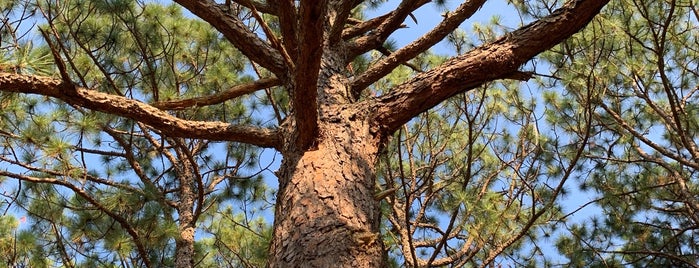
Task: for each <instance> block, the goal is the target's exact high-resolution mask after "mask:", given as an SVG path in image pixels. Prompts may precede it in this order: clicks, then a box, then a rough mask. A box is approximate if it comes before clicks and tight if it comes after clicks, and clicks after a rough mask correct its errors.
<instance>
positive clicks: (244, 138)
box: [0, 73, 281, 148]
mask: <svg viewBox="0 0 699 268" xmlns="http://www.w3.org/2000/svg"><path fill="white" fill-rule="evenodd" d="M0 91H6V92H16V93H28V94H39V95H43V96H48V97H54V98H57V99H60V100H62V101H64V102H66V103H69V104H72V105H77V106H80V107H84V108H87V109H91V110H94V111H99V112H104V113H108V114H113V115H118V116H123V117H127V118H130V119H133V120H136V121H139V122H143V123H145V124H148V125H150V126H151V127H153V128H155V129H157V130H159V131H161V132H162V133H163V134H166V135H169V136H173V137H186V138H198V139H209V140H218V141H235V142H243V143H248V144H252V145H256V146H260V147H272V148H281V140H280V138H279V134H278V132H277V131H276V130H273V129H265V128H259V127H253V126H236V125H231V124H228V123H223V122H203V121H190V120H184V119H181V118H177V117H175V116H172V115H170V114H168V113H166V112H164V111H162V110H160V109H158V108H155V107H153V106H150V105H148V104H146V103H143V102H140V101H137V100H133V99H129V98H125V97H122V96H116V95H110V94H106V93H102V92H98V91H92V90H88V89H85V88H80V87H76V86H75V85H72V84H70V83H66V82H64V81H61V80H59V79H54V78H50V77H42V76H28V75H18V74H9V73H0Z"/></svg>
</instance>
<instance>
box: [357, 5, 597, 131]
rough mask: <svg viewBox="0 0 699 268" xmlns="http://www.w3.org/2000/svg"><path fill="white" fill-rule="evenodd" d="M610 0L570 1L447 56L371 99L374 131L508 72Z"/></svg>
mask: <svg viewBox="0 0 699 268" xmlns="http://www.w3.org/2000/svg"><path fill="white" fill-rule="evenodd" d="M607 2H609V0H571V1H569V2H568V3H566V4H565V5H564V6H563V7H562V8H560V9H558V10H556V11H554V12H553V13H552V14H551V15H549V16H547V17H544V18H542V19H540V20H537V21H536V22H533V23H531V24H529V25H526V26H524V27H522V28H520V29H518V30H516V31H514V32H511V33H509V34H506V35H505V36H504V37H502V38H500V39H498V40H496V41H494V42H492V43H489V44H486V45H483V46H481V47H478V48H475V49H473V50H471V51H470V52H468V53H466V54H464V55H460V56H457V57H454V58H452V59H451V60H448V61H447V62H445V63H444V64H442V65H440V66H438V67H437V68H434V69H432V70H430V71H427V72H424V73H421V74H419V75H417V76H415V77H414V78H413V79H411V80H409V81H407V82H405V83H404V84H401V85H399V86H397V87H396V88H394V89H393V90H392V91H391V92H390V93H388V94H386V95H383V96H380V97H378V98H376V99H374V100H371V103H370V105H372V106H373V107H372V109H373V110H374V111H375V113H374V115H375V116H374V118H373V122H374V128H375V131H383V132H384V133H393V132H394V131H395V130H397V129H398V128H399V127H400V126H401V125H403V124H404V123H406V122H408V120H410V119H411V118H413V117H414V116H416V115H418V114H420V113H422V112H424V111H426V110H428V109H430V108H432V107H434V106H435V105H437V104H439V103H440V102H442V101H444V100H445V99H447V98H449V97H451V96H454V95H455V94H457V93H460V92H465V91H468V90H471V89H473V88H476V87H478V86H480V85H482V84H483V83H485V82H488V81H493V80H496V79H502V78H507V77H511V76H512V74H513V73H515V72H518V69H519V67H520V66H521V65H522V64H524V63H525V62H527V61H529V60H530V59H531V58H532V57H534V56H536V55H537V54H539V53H541V52H543V51H546V50H547V49H549V48H551V47H553V46H555V45H556V44H558V43H560V42H562V41H563V40H565V39H566V38H568V37H570V36H572V35H573V34H575V33H576V32H578V31H580V30H581V29H582V28H583V27H585V25H587V23H588V22H590V21H591V20H592V18H594V16H595V15H597V14H598V13H599V11H600V9H601V8H602V7H603V6H604V5H605V4H607Z"/></svg>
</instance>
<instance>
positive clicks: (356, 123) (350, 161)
mask: <svg viewBox="0 0 699 268" xmlns="http://www.w3.org/2000/svg"><path fill="white" fill-rule="evenodd" d="M335 109H337V110H335V111H336V112H335V114H334V115H332V116H321V118H323V117H325V120H322V119H321V122H320V123H319V130H320V131H319V132H320V133H321V134H320V136H321V137H320V138H319V139H318V140H317V144H316V146H314V147H312V148H311V149H310V150H307V151H302V152H293V151H294V150H293V149H294V148H289V149H288V150H286V151H287V153H286V154H285V155H284V162H283V163H282V167H281V169H280V171H279V173H278V176H279V179H280V186H279V193H278V199H277V207H276V216H275V225H274V226H275V229H274V235H273V241H272V243H271V248H270V259H269V266H270V267H383V266H385V254H384V251H383V243H382V241H381V238H380V236H379V219H380V211H379V202H378V201H376V200H374V197H373V196H374V183H375V178H376V173H375V168H374V164H375V161H376V158H377V153H378V150H379V145H380V140H379V139H378V138H377V137H376V135H373V134H371V133H370V131H369V124H368V123H367V121H366V120H365V119H362V118H360V117H363V116H359V115H358V114H360V113H362V112H363V111H362V110H361V109H360V108H358V107H353V108H348V106H345V108H340V107H335ZM329 110H330V109H329ZM326 115H327V114H326ZM331 117H332V118H331ZM331 122H332V123H331Z"/></svg>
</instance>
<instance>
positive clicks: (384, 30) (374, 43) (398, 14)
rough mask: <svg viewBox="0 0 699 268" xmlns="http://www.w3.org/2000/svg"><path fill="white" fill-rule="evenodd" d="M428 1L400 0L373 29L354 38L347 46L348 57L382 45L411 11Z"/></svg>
mask: <svg viewBox="0 0 699 268" xmlns="http://www.w3.org/2000/svg"><path fill="white" fill-rule="evenodd" d="M428 2H429V1H427V0H404V1H403V2H401V3H400V5H398V7H397V8H396V9H395V10H393V11H391V13H389V17H388V18H386V20H384V21H383V22H382V23H381V24H380V25H379V26H378V27H377V28H376V29H375V30H374V31H372V32H370V34H368V35H366V36H363V37H360V38H358V39H357V40H355V42H354V43H353V44H352V45H351V46H350V48H349V51H350V53H349V57H348V58H350V59H351V58H354V57H355V56H357V55H360V54H362V53H364V52H367V51H369V50H372V49H374V48H376V47H378V46H380V45H382V44H383V43H384V42H385V41H386V39H387V38H388V36H389V35H391V33H393V32H394V31H395V30H396V29H398V28H400V26H401V25H402V23H403V21H405V18H407V17H408V15H410V13H411V12H413V11H415V10H416V9H418V8H420V7H421V6H423V5H424V4H427V3H428Z"/></svg>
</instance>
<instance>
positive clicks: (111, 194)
mask: <svg viewBox="0 0 699 268" xmlns="http://www.w3.org/2000/svg"><path fill="white" fill-rule="evenodd" d="M176 2H177V4H178V6H176V5H165V6H164V5H161V4H157V3H152V4H151V3H148V4H142V3H132V2H130V1H105V2H101V1H98V2H95V1H61V2H60V3H59V2H56V3H53V2H40V3H36V4H25V5H22V4H21V3H15V2H12V4H16V5H14V6H13V5H7V6H3V8H4V10H3V14H7V15H6V16H7V18H9V19H6V20H4V21H6V23H5V24H4V26H3V31H4V32H8V33H12V34H9V35H3V47H7V49H5V50H4V51H3V53H4V56H5V58H8V59H15V58H23V59H32V60H35V59H36V60H37V61H38V62H26V61H19V60H15V61H12V60H5V61H3V70H4V72H3V73H1V74H0V90H1V91H2V92H3V95H2V98H3V102H2V105H3V106H6V107H7V108H5V107H3V114H2V116H3V117H2V121H1V122H0V124H2V127H1V128H0V129H2V130H3V132H2V139H3V152H2V154H1V156H0V157H2V158H1V159H0V161H2V163H3V164H6V165H7V168H4V169H3V170H1V171H0V175H1V176H4V177H7V178H12V179H14V181H15V182H17V187H16V188H17V191H16V193H17V195H16V196H12V197H11V198H10V200H13V202H16V204H18V205H19V206H21V207H22V209H23V210H24V211H25V212H26V213H27V214H28V215H29V216H30V217H31V219H32V221H33V224H32V227H31V228H33V229H36V231H37V232H41V233H42V234H44V235H42V236H38V237H37V239H39V240H41V241H42V242H40V244H43V245H46V246H45V247H44V248H45V250H47V251H49V252H50V254H48V256H52V257H50V258H53V259H51V260H50V261H52V262H54V263H60V264H62V265H65V266H78V265H100V266H101V265H107V264H112V265H116V266H145V267H153V266H177V267H191V266H194V265H195V264H202V265H212V266H213V265H216V264H217V263H218V264H225V265H231V266H259V265H262V263H265V262H266V263H267V265H269V266H270V267H300V266H311V267H351V266H354V267H383V266H386V265H388V264H389V263H388V261H389V259H390V260H394V261H396V262H398V261H401V260H400V259H402V261H403V262H404V263H405V264H406V265H409V266H429V265H454V266H459V265H464V264H474V265H483V266H485V265H489V264H491V263H492V262H493V260H494V259H495V258H496V257H498V256H500V255H501V254H504V253H507V254H508V255H512V256H514V253H513V252H514V251H515V250H517V249H519V248H522V242H523V241H525V240H526V239H530V238H527V237H530V236H531V232H530V229H531V228H532V226H539V225H542V224H544V223H545V222H546V221H547V220H548V219H551V218H552V217H554V216H555V215H556V214H557V211H559V209H558V208H557V207H556V197H557V196H558V195H559V194H561V192H562V191H564V190H563V183H564V182H565V181H566V180H567V179H568V177H570V174H571V172H572V170H573V168H574V166H575V163H576V162H577V159H578V158H579V157H580V155H581V152H582V151H581V150H579V148H580V146H575V145H576V144H574V143H571V146H567V147H565V146H564V147H565V148H570V149H560V148H559V146H562V144H560V143H561V142H565V141H560V140H559V139H557V138H556V137H550V138H547V137H546V135H541V134H540V133H539V130H538V129H537V127H536V122H537V120H538V119H537V118H536V117H535V116H534V115H533V109H534V108H535V107H536V105H535V104H533V100H532V101H526V100H523V99H524V98H522V97H521V94H520V93H519V89H518V87H517V84H518V82H512V80H515V81H516V80H527V79H529V78H531V76H532V73H530V72H527V71H522V70H520V67H521V66H522V65H523V64H524V63H526V62H528V61H530V60H531V59H532V58H533V57H535V56H536V55H537V54H539V53H541V52H544V51H546V50H548V49H550V48H551V47H553V46H555V45H556V44H558V43H560V42H562V41H564V40H565V39H567V38H569V37H570V36H571V35H573V34H574V33H576V32H578V31H579V30H581V29H582V28H583V27H584V26H585V25H586V24H587V23H588V22H589V21H590V20H592V18H593V17H594V16H595V15H597V14H598V13H599V12H600V9H601V8H602V7H603V6H604V5H605V4H606V2H607V1H592V0H586V1H579V0H571V1H570V2H568V3H566V4H564V5H561V6H558V9H557V10H556V11H552V12H549V13H548V14H547V15H545V16H543V17H541V18H539V19H536V20H534V21H533V22H532V23H530V24H527V25H525V26H522V27H521V28H519V29H517V30H512V31H508V33H506V34H503V35H502V36H501V37H493V38H489V39H488V40H483V43H482V44H480V45H478V46H475V45H470V46H469V47H473V48H472V49H471V50H468V51H465V50H463V49H464V47H463V46H461V44H462V43H463V42H464V40H465V39H463V36H461V37H459V36H457V35H455V34H452V35H449V34H450V33H453V32H454V33H458V31H456V30H457V28H458V27H459V25H461V23H462V22H464V21H465V20H467V19H469V18H470V17H471V16H472V15H473V14H474V13H475V12H477V11H478V9H479V8H480V7H481V6H482V5H483V4H484V2H485V1H466V2H463V3H462V4H460V5H459V6H458V7H456V8H455V9H454V10H451V11H449V12H445V13H444V15H443V17H442V18H441V20H442V21H441V22H440V23H439V24H438V25H437V26H436V27H435V28H434V29H433V30H432V31H430V32H428V33H426V34H425V35H424V36H422V37H421V38H419V39H417V40H415V41H414V42H412V43H411V44H409V45H407V46H404V47H401V48H397V49H395V48H391V47H390V46H386V45H385V44H386V43H387V42H388V40H389V37H390V36H391V34H393V33H394V32H396V31H398V30H399V29H400V28H401V27H402V24H403V23H404V22H405V21H406V19H408V17H411V18H412V19H413V20H417V19H416V18H415V17H414V15H413V14H412V13H413V12H414V11H415V10H417V9H419V8H421V7H423V6H425V5H427V4H428V3H429V1H420V0H418V1H413V0H406V1H402V2H401V3H400V4H399V5H398V7H396V8H395V9H394V10H391V11H390V12H389V13H387V14H386V15H383V16H378V17H375V18H370V19H364V18H363V10H364V9H365V8H366V7H369V6H373V5H378V4H380V3H381V2H382V1H299V2H297V1H265V2H259V1H228V2H226V3H216V2H213V1H187V0H181V1H176ZM180 6H181V7H183V8H184V9H185V10H187V11H188V12H187V13H184V11H183V10H182V8H180ZM22 11H26V12H22ZM185 14H186V15H185ZM31 19H39V20H41V23H40V24H38V32H39V33H41V35H39V36H38V37H35V38H31V37H29V38H24V39H23V38H21V35H20V34H19V33H21V32H22V27H20V26H19V25H18V24H20V23H24V22H27V21H30V20H31ZM444 39H452V42H453V44H454V45H455V47H456V48H457V50H460V52H459V55H456V56H452V57H449V58H438V57H437V58H435V56H434V55H431V54H430V53H429V52H428V49H429V48H431V47H432V46H434V45H435V44H437V43H438V42H439V41H441V40H444ZM39 41H41V42H43V43H44V44H46V45H45V46H42V47H41V48H38V49H28V48H31V44H32V43H35V42H39ZM5 44H8V45H7V46H6V45H5ZM22 51H25V52H22ZM372 51H376V52H379V53H381V54H382V55H381V56H376V55H374V56H372V55H368V54H370V52H372ZM22 53H24V54H22ZM27 53H38V56H31V57H24V56H23V55H28V54H27ZM40 60H41V61H40ZM47 60H48V61H53V65H49V66H46V64H43V63H42V62H46V61H47ZM39 61H40V62H39ZM39 63H42V64H39ZM253 74H254V75H253ZM503 79H505V80H504V81H503ZM494 81H500V82H497V83H495V82H494ZM437 106H439V107H443V108H444V109H436V110H430V109H431V108H435V107H437ZM440 111H442V112H440ZM587 115H589V113H588V114H587ZM495 118H503V119H505V120H507V121H508V122H516V123H518V124H519V127H520V128H519V129H503V128H501V127H499V126H497V123H496V121H497V120H495ZM581 118H584V119H585V120H587V121H588V122H589V119H590V117H589V116H587V117H581ZM588 126H589V124H588ZM588 131H589V130H588ZM392 138H393V140H394V141H392V140H391V139H392ZM586 141H587V136H582V138H581V139H580V140H579V141H575V142H577V143H579V144H585V143H586ZM262 148H271V149H274V150H276V151H278V152H279V153H280V155H281V156H282V158H283V159H282V163H281V167H280V169H279V170H278V171H277V172H276V175H277V178H278V185H279V186H278V190H277V194H276V197H275V200H274V206H275V209H274V217H275V218H274V223H273V226H271V227H270V226H266V225H265V224H264V221H263V220H262V219H261V218H259V217H262V216H261V215H260V214H258V213H257V211H258V209H263V208H264V207H265V206H267V205H269V204H270V203H269V202H268V200H270V199H271V198H270V197H269V194H270V191H269V190H268V189H267V187H266V186H264V185H265V184H264V183H262V182H261V180H262V179H261V176H260V174H259V173H255V172H250V170H251V169H248V168H247V167H256V166H257V161H259V160H258V158H259V156H260V154H261V149H262ZM220 152H224V153H223V155H222V154H221V153H220ZM564 156H565V157H564ZM382 159H385V160H382ZM88 163H99V164H100V166H97V167H95V166H90V164H88ZM557 164H560V165H559V166H556V165H557ZM549 176H550V177H551V181H547V177H549ZM507 180H512V182H509V181H507ZM504 185H507V186H508V188H507V189H504V190H503V189H502V188H503V186H504ZM233 204H235V205H239V206H242V207H245V208H246V209H245V210H243V211H242V212H237V211H236V210H235V207H234V206H233ZM382 215H385V216H382ZM438 215H448V217H450V218H451V220H450V221H448V222H447V223H446V224H442V225H440V224H438V223H437V222H438V221H441V220H442V219H441V218H440V217H441V216H438ZM388 226H390V228H389V227H388ZM384 227H386V228H384ZM270 228H271V229H270ZM202 231H203V232H208V234H202V236H203V237H204V238H202V239H200V240H198V241H197V239H196V237H197V234H198V233H200V232H202ZM429 233H434V234H429ZM267 245H269V247H268V249H269V250H268V251H265V250H264V249H266V248H267ZM534 252H536V250H534ZM387 253H390V254H389V256H390V258H387Z"/></svg>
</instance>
